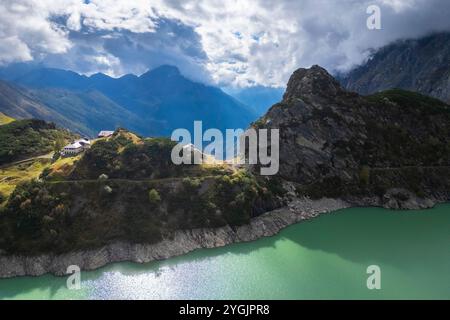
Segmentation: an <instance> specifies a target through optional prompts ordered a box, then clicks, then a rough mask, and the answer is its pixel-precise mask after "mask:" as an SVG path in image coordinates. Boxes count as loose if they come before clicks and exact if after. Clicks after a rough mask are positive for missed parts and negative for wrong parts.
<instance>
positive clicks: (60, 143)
mask: <svg viewBox="0 0 450 320" xmlns="http://www.w3.org/2000/svg"><path fill="white" fill-rule="evenodd" d="M65 144H66V142H65V140H64V137H63V136H62V135H61V133H59V132H58V133H57V135H56V139H55V145H54V146H53V151H55V153H56V152H60V151H61V150H62V148H64V145H65Z"/></svg>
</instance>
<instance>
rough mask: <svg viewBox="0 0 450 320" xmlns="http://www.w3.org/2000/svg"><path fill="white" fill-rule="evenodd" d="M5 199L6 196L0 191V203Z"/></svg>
mask: <svg viewBox="0 0 450 320" xmlns="http://www.w3.org/2000/svg"><path fill="white" fill-rule="evenodd" d="M5 201H6V196H5V195H4V194H3V193H1V192H0V204H2V203H3V202H5Z"/></svg>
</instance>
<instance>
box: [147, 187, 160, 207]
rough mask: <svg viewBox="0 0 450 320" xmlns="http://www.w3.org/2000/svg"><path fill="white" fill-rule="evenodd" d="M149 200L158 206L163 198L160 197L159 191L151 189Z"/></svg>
mask: <svg viewBox="0 0 450 320" xmlns="http://www.w3.org/2000/svg"><path fill="white" fill-rule="evenodd" d="M148 200H149V201H150V203H151V204H153V205H157V204H158V203H159V202H160V201H161V196H160V195H159V193H158V191H157V190H155V189H151V190H150V191H149V192H148Z"/></svg>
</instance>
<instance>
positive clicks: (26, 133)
mask: <svg viewBox="0 0 450 320" xmlns="http://www.w3.org/2000/svg"><path fill="white" fill-rule="evenodd" d="M74 137H75V136H74V135H72V134H71V133H69V132H68V131H66V130H62V129H59V128H57V127H56V126H55V125H54V124H53V123H47V122H45V121H42V120H35V119H32V120H17V121H14V122H11V123H9V124H5V125H2V126H0V165H2V164H5V163H9V162H13V161H17V160H21V159H24V158H27V157H32V156H35V155H42V154H46V153H49V152H51V151H54V150H60V149H61V148H62V147H63V146H64V144H65V143H66V142H68V141H69V140H71V139H73V138H74Z"/></svg>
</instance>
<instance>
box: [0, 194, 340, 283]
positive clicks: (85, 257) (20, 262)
mask: <svg viewBox="0 0 450 320" xmlns="http://www.w3.org/2000/svg"><path fill="white" fill-rule="evenodd" d="M348 206H349V204H348V203H347V202H345V201H341V200H334V199H321V200H315V201H314V200H310V199H306V198H303V199H294V200H292V201H291V202H290V204H289V205H288V206H286V207H284V208H282V209H278V210H274V211H271V212H268V213H265V214H263V215H261V216H259V217H257V218H254V219H252V221H251V222H250V223H249V224H247V225H243V226H240V227H230V226H225V227H222V228H216V229H195V230H186V231H177V232H175V234H174V235H173V237H172V238H170V239H164V240H163V241H161V242H159V243H157V244H130V243H124V242H117V243H113V244H110V245H108V246H105V247H102V248H98V249H93V250H87V251H79V252H71V253H67V254H61V255H53V254H48V255H40V256H34V257H31V256H2V255H1V254H0V278H9V277H17V276H40V275H43V274H46V273H51V274H54V275H60V276H62V275H65V274H66V271H67V268H68V267H69V266H71V265H76V266H78V267H80V269H81V270H94V269H97V268H100V267H102V266H104V265H106V264H108V263H112V262H120V261H132V262H137V263H145V262H150V261H154V260H162V259H167V258H170V257H174V256H178V255H182V254H185V253H188V252H190V251H193V250H195V249H199V248H214V247H221V246H225V245H228V244H231V243H235V242H243V241H252V240H256V239H259V238H261V237H269V236H273V235H275V234H277V233H278V232H279V231H280V230H281V229H283V228H285V227H287V226H289V225H291V224H294V223H296V222H299V221H302V220H306V219H310V218H313V217H316V216H317V215H319V214H321V213H326V212H331V211H336V210H338V209H343V208H346V207H348Z"/></svg>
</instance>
